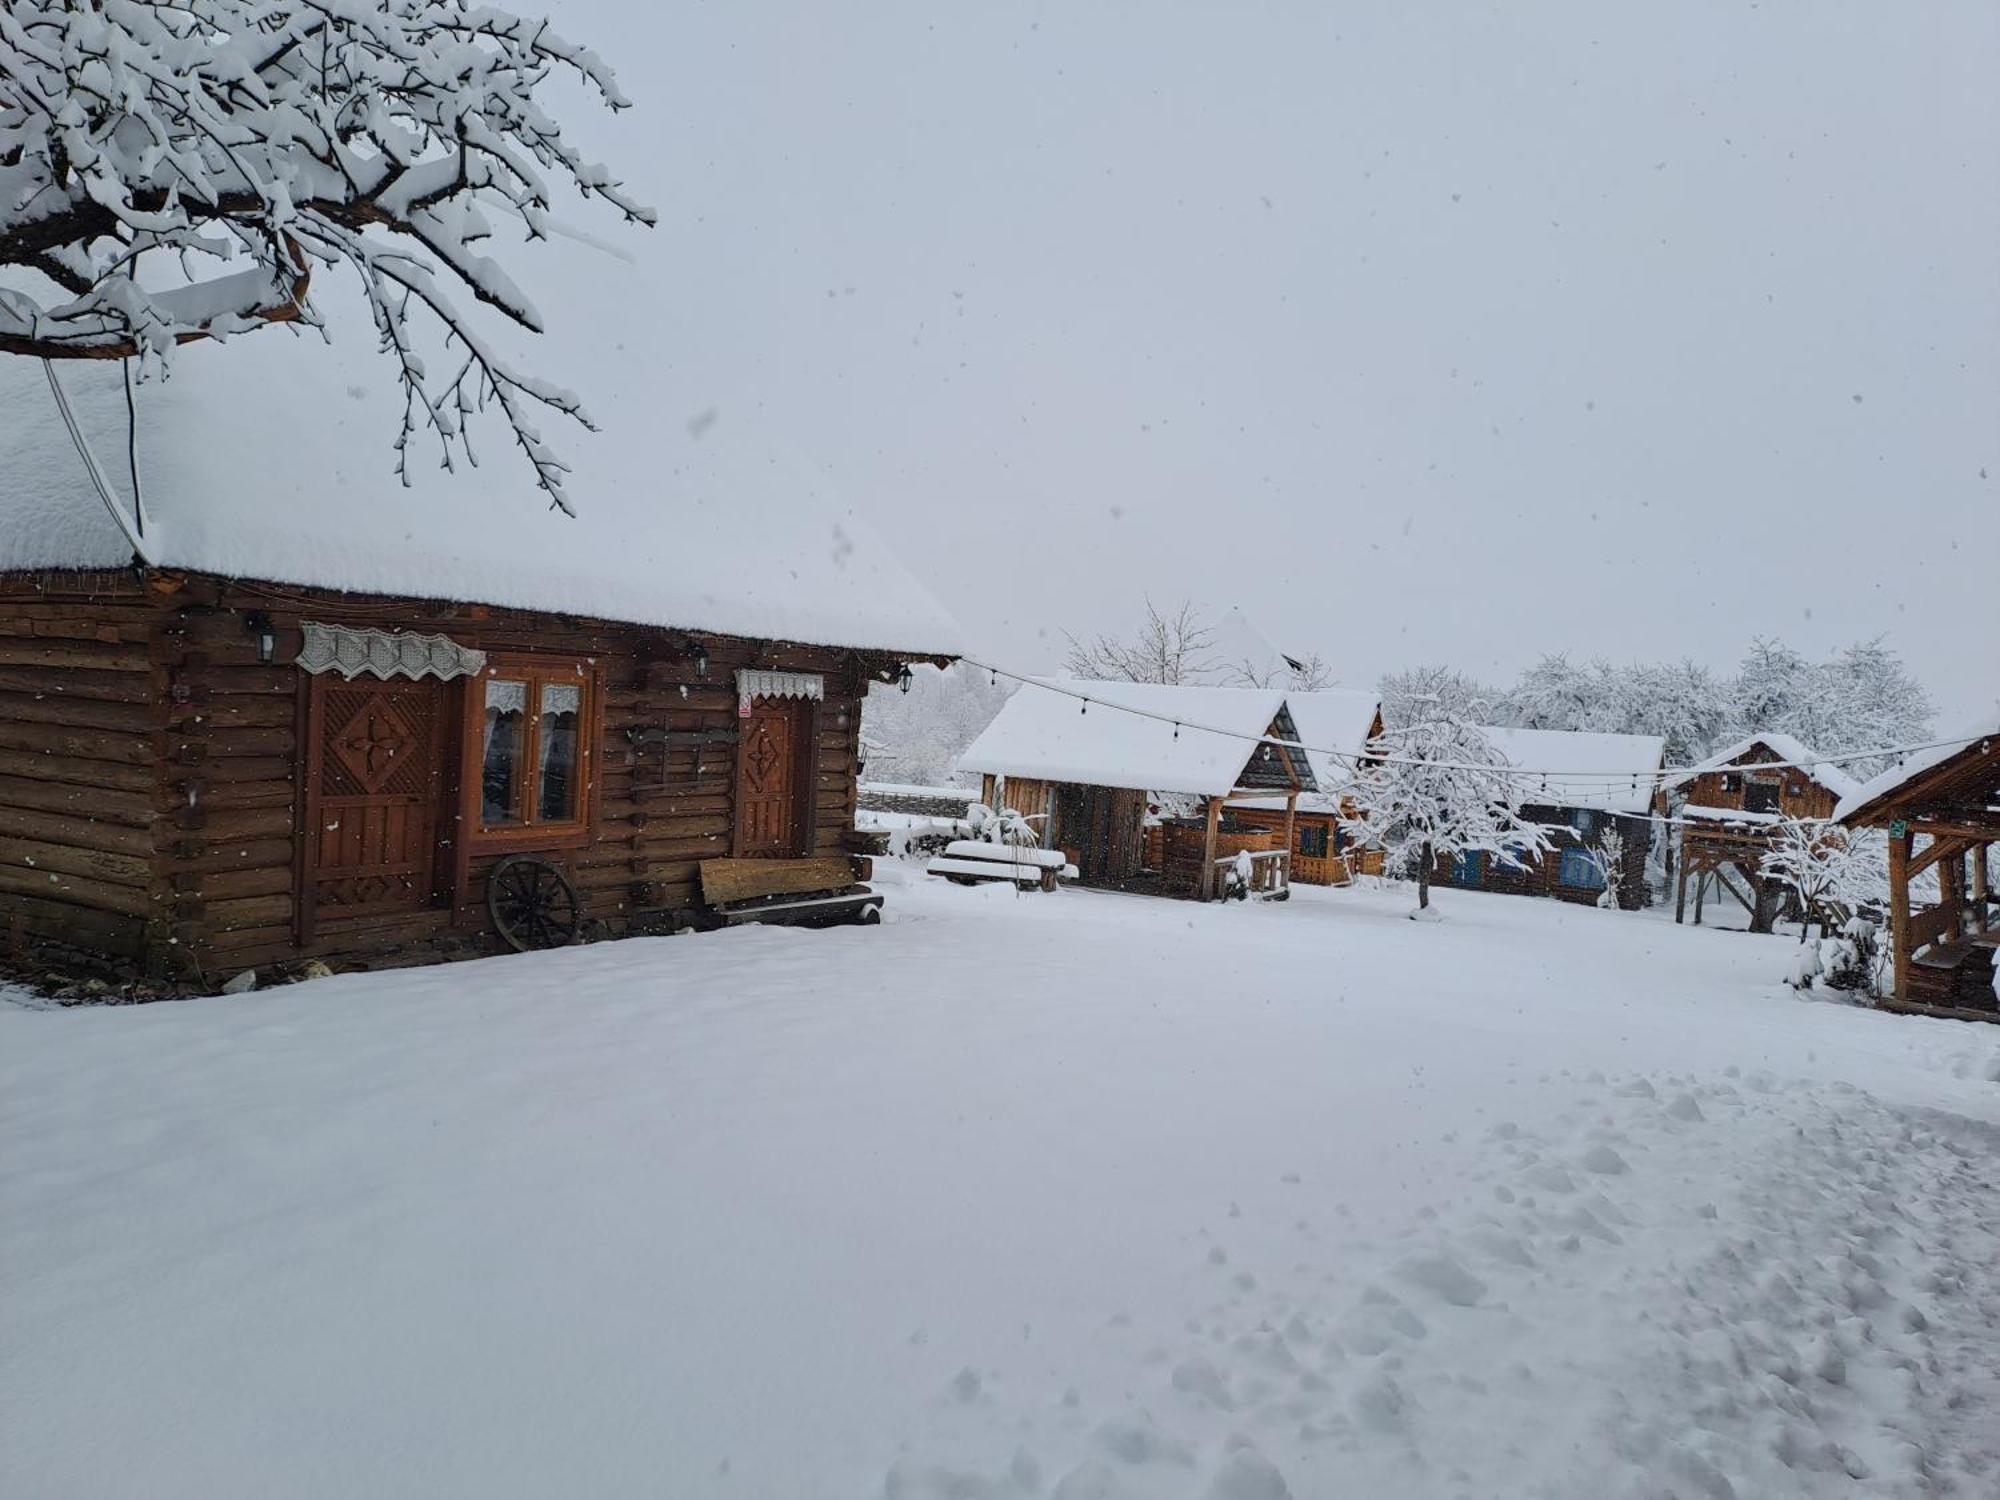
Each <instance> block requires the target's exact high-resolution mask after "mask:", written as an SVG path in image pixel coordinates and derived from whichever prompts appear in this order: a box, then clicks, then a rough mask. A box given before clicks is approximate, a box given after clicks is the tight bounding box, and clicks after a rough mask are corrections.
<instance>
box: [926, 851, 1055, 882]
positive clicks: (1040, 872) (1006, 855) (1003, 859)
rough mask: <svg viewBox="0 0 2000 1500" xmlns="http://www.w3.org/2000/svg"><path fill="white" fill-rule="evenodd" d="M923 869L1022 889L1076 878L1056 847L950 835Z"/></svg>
mask: <svg viewBox="0 0 2000 1500" xmlns="http://www.w3.org/2000/svg"><path fill="white" fill-rule="evenodd" d="M925 873H927V874H931V875H942V876H944V877H945V879H947V880H953V881H956V882H958V883H959V884H961V885H977V884H979V883H980V882H982V881H993V880H1006V881H1011V882H1012V883H1013V884H1015V885H1017V886H1020V887H1022V888H1023V889H1026V888H1027V887H1029V886H1034V887H1037V888H1038V889H1041V890H1044V891H1052V890H1054V889H1055V888H1056V882H1057V881H1058V880H1059V879H1063V878H1065V877H1066V878H1068V879H1071V880H1074V879H1075V878H1076V867H1075V866H1074V865H1072V864H1070V863H1069V861H1067V860H1066V859H1064V858H1063V854H1062V851H1061V850H1060V849H1025V848H1020V847H1018V846H1016V845H1013V844H990V843H988V842H986V841H985V840H984V839H954V840H953V841H952V842H951V843H949V844H946V845H945V846H944V853H942V854H940V855H938V856H937V858H935V859H933V860H932V861H931V862H930V864H929V865H927V866H926V867H925Z"/></svg>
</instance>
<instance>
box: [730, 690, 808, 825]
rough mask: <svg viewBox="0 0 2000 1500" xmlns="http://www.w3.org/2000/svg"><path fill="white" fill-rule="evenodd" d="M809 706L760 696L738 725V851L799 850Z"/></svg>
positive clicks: (804, 794)
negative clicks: (739, 737) (739, 735)
mask: <svg viewBox="0 0 2000 1500" xmlns="http://www.w3.org/2000/svg"><path fill="white" fill-rule="evenodd" d="M811 723H812V714H811V708H810V706H809V705H808V704H807V703H806V702H804V701H803V700H800V699H796V698H783V699H768V698H758V699H756V700H754V701H753V702H752V703H751V706H750V714H749V716H748V717H747V718H744V719H741V720H739V721H738V727H739V732H740V734H741V739H740V741H739V744H738V747H737V760H736V830H737V833H736V853H737V855H738V856H739V857H742V858H747V859H789V858H792V857H793V856H795V855H798V854H799V853H801V852H802V850H801V847H800V845H801V839H800V829H801V824H802V822H803V819H804V808H805V802H806V784H805V783H806V776H807V768H806V754H805V752H806V748H807V737H808V735H809V734H810V733H811Z"/></svg>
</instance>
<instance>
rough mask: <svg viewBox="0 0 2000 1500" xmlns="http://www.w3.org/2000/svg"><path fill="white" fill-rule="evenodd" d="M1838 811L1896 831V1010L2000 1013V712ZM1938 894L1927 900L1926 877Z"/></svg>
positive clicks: (1851, 822) (1995, 1017)
mask: <svg viewBox="0 0 2000 1500" xmlns="http://www.w3.org/2000/svg"><path fill="white" fill-rule="evenodd" d="M1833 815H1834V817H1835V819H1836V820H1837V821H1839V822H1840V823H1841V824H1842V825H1843V826H1844V827H1846V828H1850V829H1858V828H1879V829H1882V830H1884V832H1886V834H1887V835H1888V839H1889V948H1890V956H1891V961H1892V963H1893V975H1894V982H1893V986H1892V991H1891V993H1890V994H1889V995H1888V996H1886V997H1884V999H1883V1001H1882V1004H1883V1005H1884V1006H1885V1007H1886V1008H1888V1009H1891V1010H1902V1011H1910V1012H1915V1013H1918V1014H1924V1015H1938V1016H1949V1017H1954V1018H1959V1019H1967V1020H1982V1021H2000V996H1996V994H1995V978H1994V968H1995V960H1996V957H2000V896H1997V895H1996V890H1995V886H1994V880H1995V877H1996V875H2000V871H1996V869H1995V868H1994V859H1993V846H1994V845H1995V844H1996V843H2000V718H1996V719H1989V720H1988V721H1986V722H1985V723H1982V724H1977V725H1974V726H1973V727H1972V728H1971V729H1969V730H1968V731H1967V732H1966V733H1965V734H1963V735H1961V736H1958V737H1956V738H1955V740H1954V742H1953V743H1951V744H1948V745H1945V746H1943V747H1941V748H1938V749H1934V750H1927V751H1923V752H1920V753H1919V754H1917V755H1914V756H1911V757H1909V758H1908V759H1906V760H1904V761H1903V762H1902V763H1901V764H1899V765H1897V766H1895V767H1893V768H1891V769H1890V770H1888V771H1885V772H1884V773H1883V774H1882V775H1880V776H1878V777H1876V778H1875V779H1874V780H1872V781H1870V782H1868V783H1867V784H1866V785H1863V786H1860V787H1857V788H1855V789H1854V790H1853V791H1851V792H1849V793H1848V794H1847V795H1846V796H1845V797H1843V798H1841V800H1840V802H1839V804H1838V805H1837V806H1836V807H1835V808H1834V810H1833ZM1927 873H1928V874H1930V875H1931V876H1932V878H1933V880H1934V881H1935V891H1936V896H1937V899H1936V900H1935V901H1934V902H1931V903H1928V904H1920V895H1919V890H1920V888H1919V886H1918V883H1917V882H1918V880H1919V877H1921V876H1924V875H1925V874H1927Z"/></svg>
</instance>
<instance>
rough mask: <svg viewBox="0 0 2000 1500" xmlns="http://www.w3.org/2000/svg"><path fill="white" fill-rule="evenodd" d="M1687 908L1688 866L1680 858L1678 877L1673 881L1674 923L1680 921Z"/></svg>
mask: <svg viewBox="0 0 2000 1500" xmlns="http://www.w3.org/2000/svg"><path fill="white" fill-rule="evenodd" d="M1687 909H1688V867H1687V861H1686V860H1682V861H1681V874H1680V879H1679V880H1678V881H1676V882H1675V883H1674V921H1675V922H1676V923H1678V922H1680V921H1681V919H1682V918H1684V917H1685V916H1686V915H1687Z"/></svg>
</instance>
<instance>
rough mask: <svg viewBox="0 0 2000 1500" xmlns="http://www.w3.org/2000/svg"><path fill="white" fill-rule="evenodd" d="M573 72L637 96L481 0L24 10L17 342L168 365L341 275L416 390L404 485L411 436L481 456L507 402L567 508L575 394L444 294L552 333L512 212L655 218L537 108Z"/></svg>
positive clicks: (311, 321)
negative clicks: (497, 231)
mask: <svg viewBox="0 0 2000 1500" xmlns="http://www.w3.org/2000/svg"><path fill="white" fill-rule="evenodd" d="M561 74H568V75H570V76H571V77H572V78H574V79H575V80H577V81H578V82H580V83H581V84H582V85H583V87H584V88H585V89H587V90H589V91H590V92H592V93H594V94H595V95H596V96H597V98H598V99H599V100H601V101H602V102H603V103H604V104H606V105H607V106H609V107H610V108H612V109H614V110H617V109H623V108H625V107H626V105H627V102H628V101H627V100H626V99H625V97H624V96H623V95H622V94H620V93H619V91H618V87H617V84H616V83H615V81H614V80H613V77H612V73H611V69H610V68H609V67H607V66H606V65H605V64H604V62H603V61H602V60H601V59H600V58H599V57H598V56H597V55H596V54H595V53H593V52H590V51H589V50H587V49H585V48H583V47H579V46H576V45H574V44H573V43H571V42H569V41H567V40H565V39H564V38H563V37H561V36H559V35H558V34H557V33H556V32H554V31H553V30H551V29H550V27H549V25H548V23H547V22H546V21H540V20H533V19H529V18H525V17H520V16H516V15H513V14H510V13H509V12H507V11H504V10H497V9H493V8H490V7H487V6H483V5H480V6H475V5H472V4H469V3H466V0H312V3H307V4H290V3H287V0H177V3H174V4H161V5H155V4H145V3H140V0H8V3H7V5H6V6H5V7H4V9H0V352H7V353H14V354H26V355H33V356H40V357H42V358H45V359H77V358H86V359H137V360H139V361H140V362H141V364H142V368H143V367H157V366H161V365H164V364H165V363H167V361H168V360H169V359H170V358H171V356H172V354H173V351H174V349H175V347H176V346H177V345H179V344H183V343H186V342H188V341H190V340H194V339H201V338H210V339H225V338H229V337H233V336H237V335H240V334H244V333H247V332H249V331H251V330H253V329H258V328H263V327H267V326H269V325H270V324H273V323H280V322H298V323H302V324H306V325H310V326H318V325H319V319H318V316H317V314H316V313H315V311H314V308H313V304H312V302H311V301H310V299H309V295H308V294H309V289H310V284H311V278H312V275H313V273H314V272H315V270H317V269H320V268H345V269H346V270H347V271H350V272H352V273H353V276H354V278H355V279H356V280H357V281H358V283H359V285H360V287H361V289H362V291H363V292H364V294H365V296H366V299H367V304H368V307H369V310H370V312H371V314H372V317H373V321H374V326H375V333H376V336H377V339H378V341H379V343H380V346H381V349H382V351H383V353H384V354H385V355H386V356H387V357H388V358H389V359H390V360H391V361H392V362H393V364H394V365H395V367H396V370H397V375H398V378H399V380H400V382H401V386H402V390H403V395H404V411H403V418H402V427H401V431H400V432H399V433H398V434H397V437H396V443H395V447H396V452H397V464H398V469H399V472H401V473H402V474H403V475H404V477H405V479H406V480H407V478H408V467H407V466H408V461H409V456H410V454H409V449H410V445H411V441H412V439H414V438H415V437H417V436H418V434H419V433H426V432H427V433H428V434H429V435H430V436H431V438H433V439H435V441H436V443H437V445H438V450H439V452H440V455H441V459H442V461H443V462H444V463H445V465H446V466H447V467H450V466H451V465H453V464H454V463H455V462H456V461H457V460H459V459H464V460H466V461H471V460H472V450H471V448H470V446H469V439H468V435H467V431H466V421H467V418H468V417H470V416H471V415H472V414H473V413H474V412H476V411H479V410H482V409H485V408H489V407H491V408H497V409H498V411H499V413H500V415H501V416H502V417H503V418H504V420H505V421H506V423H507V424H508V426H509V428H511V431H512V434H513V437H514V440H515V442H516V443H517V445H518V446H519V448H520V450H521V452H522V453H523V454H524V455H525V457H526V459H527V461H528V463H529V464H530V466H531V467H532V469H533V471H534V475H535V479H536V481H537V483H538V484H540V486H541V487H542V488H543V489H544V490H545V491H547V492H548V495H549V497H550V499H551V501H552V502H553V503H554V504H556V505H557V506H560V507H561V508H562V509H564V510H569V509H570V503H569V498H568V496H567V495H566V493H565V491H564V483H563V479H564V475H565V474H566V472H567V469H566V466H565V465H564V463H563V462H562V460H561V458H560V457H559V456H558V455H557V454H556V452H555V450H554V449H552V448H551V447H549V446H548V444H547V443H546V442H545V441H544V440H543V438H542V436H541V433H540V431H539V429H538V428H537V426H536V417H537V414H538V412H539V411H552V412H555V413H559V414H561V415H562V416H565V417H568V418H571V419H573V420H575V421H577V422H579V423H581V424H582V425H584V426H585V427H589V426H590V419H589V417H588V416H587V415H586V413H585V411H584V408H583V405H582V403H581V402H580V401H579V399H578V398H577V397H576V396H575V395H573V394H571V393H570V392H569V391H567V390H564V389H563V388H562V387H561V386H558V385H556V384H553V383H551V382H549V381H546V380H543V379H541V378H540V377H538V376H536V375H533V374H531V373H529V372H527V371H525V370H523V369H521V368H519V367H518V366H516V365H515V364H513V363H512V362H511V361H510V360H509V359H508V358H506V357H505V356H503V355H502V354H501V353H500V352H499V351H498V350H497V349H496V347H495V346H494V345H493V344H492V343H491V342H489V340H488V339H487V338H486V337H485V336H483V335H482V333H481V332H480V331H479V330H478V329H476V328H475V326H474V325H473V323H472V322H471V321H470V320H469V319H468V318H467V316H466V315H465V313H464V312H463V311H462V310H461V309H460V307H459V306H458V305H457V303H456V302H455V300H454V298H453V295H452V287H453V286H454V285H455V286H456V287H457V288H458V289H459V290H460V291H462V292H464V293H467V294H469V295H470V296H471V297H472V298H473V299H474V300H475V301H477V302H479V303H481V304H483V305H485V306H487V307H490V308H492V309H495V310H496V311H497V312H498V313H499V314H500V315H501V316H503V317H504V318H506V319H509V320H511V321H512V322H513V323H515V324H517V325H519V326H520V327H522V328H526V329H529V330H532V331H536V332H539V331H540V330H541V327H542V320H541V317H540V314H539V313H538V312H537V311H536V309H535V305H534V303H533V302H531V301H530V300H529V298H528V297H527V295H526V294H525V293H524V292H523V291H522V290H521V289H520V288H519V287H518V286H517V285H516V284H515V283H514V281H513V280H512V279H511V278H510V277H509V276H508V274H507V273H506V271H504V270H503V269H502V268H501V266H500V264H499V263H498V262H497V261H495V260H493V259H491V258H490V257H489V256H488V255H487V254H486V250H487V248H488V244H489V242H490V241H491V239H492V237H493V221H492V220H491V219H490V218H489V214H490V213H491V212H492V211H494V210H498V211H499V212H500V213H502V214H505V215H507V216H509V217H510V218H511V219H513V220H515V221H517V222H518V223H519V224H520V225H521V228H522V233H523V235H524V237H525V238H529V239H535V238H540V237H542V236H543V235H545V234H546V233H548V232H549V231H550V228H551V220H550V218H549V208H550V193H551V183H552V181H554V182H567V183H568V184H569V185H570V186H572V187H574V188H575V189H576V190H577V191H578V192H579V193H580V194H581V195H582V196H583V197H585V198H601V199H603V200H604V201H605V202H606V203H608V204H609V205H611V207H612V208H613V209H615V210H616V211H617V212H618V213H619V214H621V215H622V216H623V217H624V218H625V219H626V220H627V221H629V222H633V223H640V224H651V223H652V222H653V217H654V216H653V213H652V211H651V210H650V209H648V208H645V207H643V206H642V205H640V204H639V203H637V202H636V201H634V200H633V199H632V198H631V197H629V196H628V195H627V194H626V193H625V192H624V191H623V189H622V188H621V187H620V186H619V184H618V182H617V181H616V180H615V179H614V178H612V177H611V176H610V175H609V174H608V173H607V172H606V171H605V170H604V169H603V168H602V167H600V166H597V165H595V164H594V163H592V162H590V161H589V160H587V159H586V158H585V157H584V156H582V155H581V154H580V153H579V152H578V150H577V149H576V148H575V147H574V146H573V145H572V144H571V143H570V141H569V140H568V139H567V138H566V137H565V135H564V133H563V131H562V128H561V126H560V125H558V123H557V122H556V120H555V119H554V118H553V117H551V116H550V115H549V114H548V113H547V111H546V110H545V109H544V108H543V100H544V99H545V98H546V97H547V95H548V94H549V92H550V91H551V85H552V81H553V80H554V79H555V78H556V77H557V76H558V75H561ZM439 352H442V354H443V356H444V357H443V358H442V359H438V360H436V363H435V365H433V362H432V359H431V358H427V355H430V356H435V355H437V354H438V353H439Z"/></svg>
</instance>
